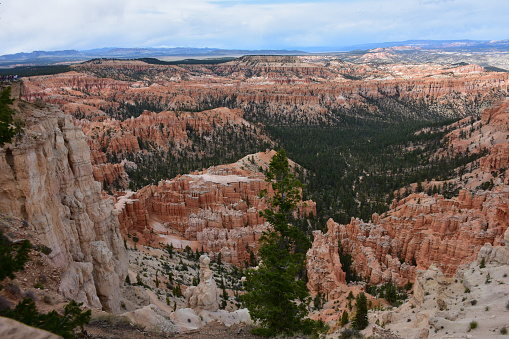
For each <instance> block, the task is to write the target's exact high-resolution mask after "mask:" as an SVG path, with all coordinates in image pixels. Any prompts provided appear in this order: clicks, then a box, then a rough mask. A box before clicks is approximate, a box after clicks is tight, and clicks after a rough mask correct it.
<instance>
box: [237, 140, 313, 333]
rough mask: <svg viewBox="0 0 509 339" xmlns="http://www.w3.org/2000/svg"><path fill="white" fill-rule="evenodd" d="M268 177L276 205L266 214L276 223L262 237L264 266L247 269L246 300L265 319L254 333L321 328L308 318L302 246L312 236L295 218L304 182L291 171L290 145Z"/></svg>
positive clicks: (255, 316) (273, 162)
mask: <svg viewBox="0 0 509 339" xmlns="http://www.w3.org/2000/svg"><path fill="white" fill-rule="evenodd" d="M266 181H267V182H268V183H269V185H271V186H272V190H273V192H274V195H273V196H272V197H269V196H268V195H267V190H264V191H262V196H264V197H266V199H267V202H268V205H269V206H270V207H269V208H267V209H265V210H264V211H262V212H260V215H261V216H262V217H264V218H265V219H266V220H267V221H268V222H269V224H270V227H269V228H268V230H267V231H264V233H263V235H262V237H261V239H260V249H259V252H258V253H259V258H260V260H261V261H260V264H259V267H258V269H257V270H254V269H249V270H247V272H246V273H247V274H246V282H245V284H244V287H245V290H246V292H247V293H246V294H244V296H243V301H244V302H245V305H246V306H247V308H248V310H249V312H250V314H251V317H252V318H253V319H255V320H257V321H258V324H259V325H260V327H258V328H255V329H254V330H253V333H255V334H260V335H264V336H274V335H278V334H283V335H292V334H294V333H296V332H303V333H305V334H306V333H308V334H309V333H311V332H313V331H314V330H315V328H316V323H315V322H313V321H311V320H310V319H304V317H305V316H306V315H307V314H308V305H309V302H310V297H309V293H308V291H307V288H306V283H305V282H304V281H303V280H301V279H299V278H298V272H299V271H300V270H303V269H305V254H304V253H303V251H299V248H301V247H303V246H306V245H308V244H309V239H308V238H307V237H306V235H305V234H304V233H303V232H302V231H301V230H299V228H298V227H296V226H295V225H293V224H292V223H291V221H292V219H293V212H294V210H295V209H296V207H297V203H298V202H299V201H300V200H301V195H300V191H301V188H302V187H303V185H302V184H301V183H300V181H299V180H297V179H295V177H294V175H293V174H292V173H291V172H290V166H289V163H288V158H287V157H286V154H285V151H284V150H281V151H279V152H277V153H276V154H275V155H274V157H273V158H272V160H271V162H270V164H269V169H268V171H267V173H266Z"/></svg>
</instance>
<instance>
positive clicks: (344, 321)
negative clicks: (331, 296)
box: [341, 310, 349, 327]
mask: <svg viewBox="0 0 509 339" xmlns="http://www.w3.org/2000/svg"><path fill="white" fill-rule="evenodd" d="M348 321H349V320H348V312H347V311H346V310H344V311H343V315H342V316H341V326H343V327H344V326H345V325H346V324H348Z"/></svg>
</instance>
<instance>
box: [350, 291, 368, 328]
mask: <svg viewBox="0 0 509 339" xmlns="http://www.w3.org/2000/svg"><path fill="white" fill-rule="evenodd" d="M355 308H356V311H355V317H354V318H353V320H352V327H353V328H354V329H356V330H359V331H360V330H363V329H365V328H366V327H367V326H368V324H369V321H368V298H366V295H365V294H364V292H361V293H359V294H358V295H357V298H356V302H355Z"/></svg>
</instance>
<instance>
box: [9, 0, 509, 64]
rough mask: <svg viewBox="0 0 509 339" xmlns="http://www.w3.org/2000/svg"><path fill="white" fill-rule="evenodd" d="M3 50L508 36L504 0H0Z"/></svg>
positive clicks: (508, 6) (282, 45) (277, 45)
mask: <svg viewBox="0 0 509 339" xmlns="http://www.w3.org/2000/svg"><path fill="white" fill-rule="evenodd" d="M0 2H1V4H0V55H2V54H8V53H17V52H32V51H34V50H62V49H78V50H83V49H91V48H100V47H215V48H228V49H231V48H238V49H289V48H302V47H316V46H331V47H333V46H348V45H355V44H362V43H372V42H387V41H403V40H409V39H437V40H451V39H473V40H503V39H509V1H508V0H336V1H332V0H330V1H306V0H276V1H269V0H245V1H229V0H0Z"/></svg>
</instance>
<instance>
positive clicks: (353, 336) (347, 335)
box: [339, 328, 363, 339]
mask: <svg viewBox="0 0 509 339" xmlns="http://www.w3.org/2000/svg"><path fill="white" fill-rule="evenodd" d="M362 337H363V336H362V334H361V333H360V332H359V331H357V330H354V329H353V328H347V329H344V330H343V331H342V332H341V335H340V336H339V339H357V338H362Z"/></svg>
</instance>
